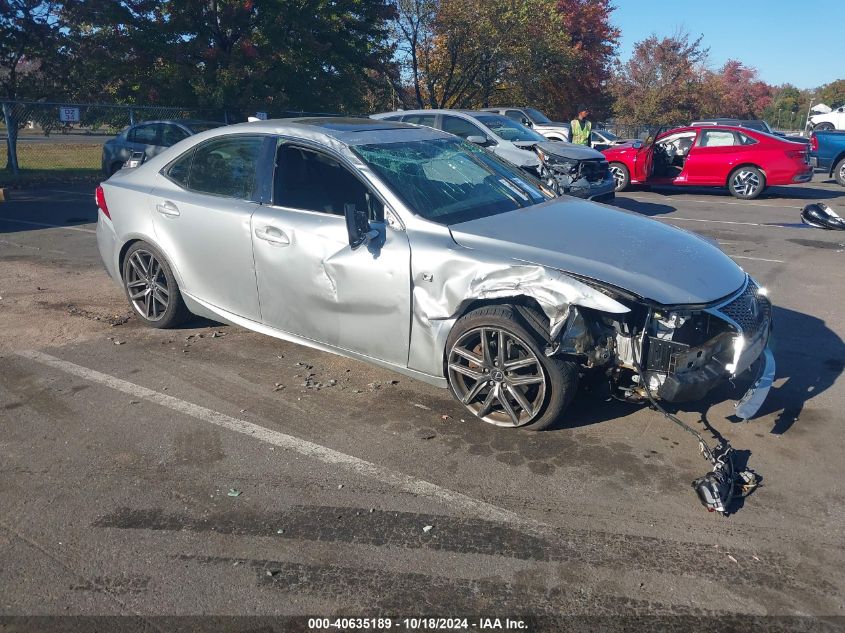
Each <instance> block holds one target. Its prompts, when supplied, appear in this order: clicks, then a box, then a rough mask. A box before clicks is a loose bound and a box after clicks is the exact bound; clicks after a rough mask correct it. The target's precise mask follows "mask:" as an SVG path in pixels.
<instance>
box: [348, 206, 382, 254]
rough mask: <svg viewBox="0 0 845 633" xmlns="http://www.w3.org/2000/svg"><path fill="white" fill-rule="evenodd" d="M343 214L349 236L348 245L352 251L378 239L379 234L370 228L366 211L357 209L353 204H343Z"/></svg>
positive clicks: (368, 214) (367, 211)
mask: <svg viewBox="0 0 845 633" xmlns="http://www.w3.org/2000/svg"><path fill="white" fill-rule="evenodd" d="M343 213H344V215H345V216H346V232H347V233H348V234H349V245H350V246H351V247H352V250H355V249H356V248H358V247H359V246H361V245H362V244H367V243H369V242H372V241H374V240H377V239H378V237H379V232H378V231H377V230H376V229H373V228H371V227H370V212H369V210H368V209H359V208H358V205H355V204H345V205H343Z"/></svg>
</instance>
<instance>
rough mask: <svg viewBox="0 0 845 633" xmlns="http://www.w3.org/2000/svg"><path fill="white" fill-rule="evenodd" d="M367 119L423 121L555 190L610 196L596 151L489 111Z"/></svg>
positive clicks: (603, 162) (604, 199)
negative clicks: (515, 167)
mask: <svg viewBox="0 0 845 633" xmlns="http://www.w3.org/2000/svg"><path fill="white" fill-rule="evenodd" d="M372 118H374V119H379V120H385V121H402V122H403V123H413V124H415V125H425V126H427V127H431V128H434V129H437V130H443V131H444V132H448V133H450V134H454V135H455V136H459V137H461V138H463V139H464V140H466V141H469V142H470V143H475V144H476V145H479V146H481V147H484V148H487V149H488V150H489V151H491V152H492V153H493V154H495V155H496V156H499V157H500V158H503V159H505V160H507V161H509V162H511V163H513V164H514V165H516V166H518V167H521V168H522V169H524V170H526V171H527V172H528V173H530V174H531V175H532V176H535V177H539V178H541V179H542V180H543V182H544V183H545V184H546V185H547V186H548V187H550V188H551V189H552V190H553V191H554V192H555V193H558V194H564V193H565V194H569V195H573V196H577V197H580V198H587V199H589V200H596V201H599V202H609V201H611V200H613V198H614V196H615V192H614V181H613V178H612V176H611V175H610V172H609V171H608V163H607V160H606V159H605V157H604V156H602V154H601V152H599V151H597V150H594V149H591V148H589V147H585V146H583V145H573V144H571V143H569V142H567V141H562V140H558V141H551V140H548V139H547V138H546V137H544V136H542V135H541V134H539V133H538V132H537V131H536V130H535V129H531V128H528V127H526V126H524V125H522V124H521V123H518V122H517V121H515V120H514V119H513V118H510V117H507V116H504V115H502V114H499V113H497V112H493V111H491V110H481V111H477V112H475V111H472V110H402V111H397V112H385V113H382V114H374V115H372Z"/></svg>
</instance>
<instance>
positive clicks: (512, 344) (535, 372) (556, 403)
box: [446, 306, 578, 430]
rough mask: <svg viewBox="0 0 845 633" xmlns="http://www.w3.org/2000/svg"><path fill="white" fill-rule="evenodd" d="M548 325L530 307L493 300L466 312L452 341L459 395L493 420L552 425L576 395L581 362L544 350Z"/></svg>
mask: <svg viewBox="0 0 845 633" xmlns="http://www.w3.org/2000/svg"><path fill="white" fill-rule="evenodd" d="M547 331H548V325H547V324H545V323H544V318H543V317H542V316H541V315H540V314H538V313H537V312H536V311H534V310H531V309H530V308H522V307H521V308H516V307H513V306H488V307H484V308H479V309H477V310H473V311H472V312H469V313H468V314H466V315H464V316H463V317H461V318H460V319H459V320H458V321H457V323H455V326H454V327H453V328H452V332H451V333H450V334H449V339H448V341H447V372H446V373H447V378H448V381H449V387H450V388H451V390H452V393H453V395H454V396H455V397H456V398H457V399H458V400H459V401H460V402H461V403H462V404H463V405H464V406H465V407H466V408H467V409H468V410H469V411H470V413H472V414H473V415H475V416H476V417H478V418H481V419H482V420H484V421H485V422H488V423H489V424H494V425H496V426H506V427H523V428H530V429H532V430H541V429H544V428H546V427H548V426H550V425H551V424H552V423H553V422H555V420H557V419H558V418H559V417H560V415H561V414H562V413H563V411H564V410H565V409H566V407H568V406H569V404H570V402H572V399H573V397H574V396H575V392H576V390H577V386H578V366H577V365H576V364H575V363H573V362H570V361H565V360H562V359H559V358H550V357H548V356H546V355H545V354H544V353H543V347H544V345H545V343H544V342H543V337H544V336H546V337H547V336H548V334H547Z"/></svg>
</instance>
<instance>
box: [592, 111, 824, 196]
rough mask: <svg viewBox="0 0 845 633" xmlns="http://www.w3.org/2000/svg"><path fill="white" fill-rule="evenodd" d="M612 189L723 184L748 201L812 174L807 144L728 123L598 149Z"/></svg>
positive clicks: (670, 131)
mask: <svg viewBox="0 0 845 633" xmlns="http://www.w3.org/2000/svg"><path fill="white" fill-rule="evenodd" d="M602 153H603V154H604V155H605V157H607V160H608V162H609V163H610V172H611V173H612V174H613V178H614V180H615V181H616V191H622V190H623V189H625V188H626V187H628V185H631V184H649V185H695V186H704V187H727V188H728V191H730V192H731V195H733V196H735V197H737V198H742V199H745V200H751V199H753V198H756V197H757V196H759V195H760V194H761V193H762V192H763V190H764V189H765V188H766V187H767V186H769V185H791V184H795V183H801V182H808V181H809V180H811V179H812V177H813V168H812V167H811V166H810V164H809V157H808V151H807V145H806V144H804V143H795V142H793V141H786V140H783V139H781V138H778V137H776V136H772V135H771V134H766V133H765V132H758V131H756V130H751V129H746V128H740V127H733V126H721V125H714V126H709V125H708V126H701V127H681V128H675V129H673V130H669V131H667V132H663V133H661V134H658V135H657V137H656V138H655V139H654V140H652V141H651V142H646V143H643V142H642V141H634V142H632V143H626V144H625V145H618V146H616V147H612V148H609V149H606V150H604V152H602Z"/></svg>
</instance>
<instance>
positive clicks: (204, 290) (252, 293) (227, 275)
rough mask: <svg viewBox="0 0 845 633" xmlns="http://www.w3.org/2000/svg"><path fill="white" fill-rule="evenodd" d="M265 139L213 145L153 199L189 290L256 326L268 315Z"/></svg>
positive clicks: (160, 231)
mask: <svg viewBox="0 0 845 633" xmlns="http://www.w3.org/2000/svg"><path fill="white" fill-rule="evenodd" d="M265 141H266V142H271V139H270V138H266V137H261V136H245V135H234V134H233V135H230V136H223V137H217V138H214V139H213V140H210V141H207V142H205V143H203V144H201V145H199V146H197V147H196V148H195V149H192V150H190V151H189V152H186V153H185V154H183V156H182V157H181V158H179V159H177V160H176V161H174V162H173V163H171V165H170V166H168V168H167V170H166V171H165V172H164V175H161V174H160V175H159V176H158V180H157V181H156V187H155V189H154V190H153V192H152V195H151V198H152V206H153V208H152V209H151V213H152V216H153V226H154V228H155V233H156V238H157V239H158V242H159V245H160V246H161V247H162V248H163V249H164V252H165V254H166V255H167V257H168V261H169V262H170V263H171V264H172V265H173V266H174V267H175V268H176V270H177V272H178V273H179V276H180V277H181V279H182V286H183V288H182V289H183V290H184V291H185V292H187V293H188V294H189V295H192V296H194V297H196V298H198V299H201V300H203V301H205V302H207V303H210V304H211V305H213V306H215V307H217V308H221V309H223V310H225V311H227V312H231V313H233V314H236V315H239V316H242V317H245V318H247V319H252V320H254V321H258V320H259V319H260V318H261V315H260V312H259V309H258V290H257V287H256V283H255V268H254V265H253V260H252V238H251V227H250V222H251V217H252V214H253V213H254V212H255V210H256V209H257V208H258V206H259V205H258V203H257V202H255V201H254V200H255V199H256V196H255V174H256V165H257V163H258V158H259V155H260V152H261V148H262V145H263V144H264V142H265Z"/></svg>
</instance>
